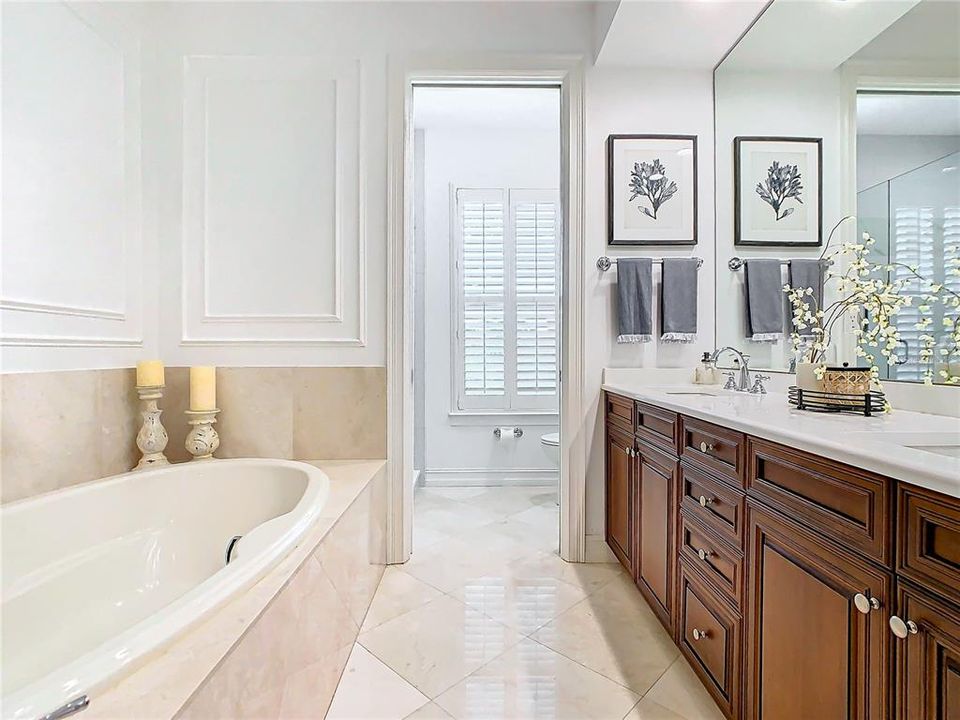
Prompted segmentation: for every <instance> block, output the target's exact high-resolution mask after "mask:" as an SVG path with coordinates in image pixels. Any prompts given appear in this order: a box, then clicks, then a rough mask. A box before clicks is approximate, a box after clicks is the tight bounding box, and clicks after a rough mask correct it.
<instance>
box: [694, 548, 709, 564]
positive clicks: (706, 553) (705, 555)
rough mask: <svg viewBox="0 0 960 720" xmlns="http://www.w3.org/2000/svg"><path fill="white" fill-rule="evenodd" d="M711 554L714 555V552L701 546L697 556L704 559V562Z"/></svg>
mask: <svg viewBox="0 0 960 720" xmlns="http://www.w3.org/2000/svg"><path fill="white" fill-rule="evenodd" d="M711 555H713V553H712V552H710V551H709V550H704V549H703V548H700V549H699V550H697V557H698V558H700V559H701V560H703V561H704V562H706V561H707V558H708V557H710V556H711Z"/></svg>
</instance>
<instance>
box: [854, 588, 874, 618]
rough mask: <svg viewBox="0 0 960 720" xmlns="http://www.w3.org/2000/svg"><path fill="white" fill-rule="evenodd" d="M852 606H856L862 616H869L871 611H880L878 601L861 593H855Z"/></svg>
mask: <svg viewBox="0 0 960 720" xmlns="http://www.w3.org/2000/svg"><path fill="white" fill-rule="evenodd" d="M853 604H854V605H856V607H857V610H859V611H860V612H862V613H863V614H864V615H869V614H870V611H871V610H879V609H880V601H879V600H877V599H876V598H875V597H867V596H866V595H864V594H863V593H857V594H856V595H854V596H853Z"/></svg>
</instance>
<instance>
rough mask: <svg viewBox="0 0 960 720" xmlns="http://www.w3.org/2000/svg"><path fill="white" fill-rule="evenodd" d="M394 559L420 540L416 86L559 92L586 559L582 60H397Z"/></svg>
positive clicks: (570, 395)
mask: <svg viewBox="0 0 960 720" xmlns="http://www.w3.org/2000/svg"><path fill="white" fill-rule="evenodd" d="M387 83H388V89H387V113H388V118H387V155H388V157H387V474H388V493H387V562H388V563H401V562H405V561H406V560H407V559H409V557H410V552H411V549H412V538H413V483H412V481H413V334H414V330H413V328H414V315H413V122H412V120H413V118H412V112H411V111H412V98H413V85H414V84H426V83H438V84H442V83H451V84H452V83H491V84H492V83H496V84H503V83H516V84H551V85H559V86H560V96H561V99H560V112H561V120H560V133H561V138H560V147H561V167H560V186H561V187H560V197H561V201H562V203H563V221H564V222H563V230H564V232H563V236H564V247H563V253H564V255H563V282H562V285H561V287H562V288H563V297H562V300H561V308H560V311H561V349H562V357H561V359H560V372H561V376H560V377H561V383H560V446H561V453H560V555H561V557H563V558H564V559H565V560H568V561H570V562H583V560H584V555H585V540H586V538H585V530H586V526H585V520H584V516H585V512H584V511H585V508H584V505H585V486H586V441H587V431H586V429H585V426H584V406H583V386H584V376H583V368H584V354H585V352H584V346H583V339H584V333H583V318H584V307H583V306H584V297H583V281H584V263H583V228H584V192H583V156H584V147H583V144H584V98H583V59H582V58H581V57H579V56H490V55H484V56H471V55H466V56H463V55H461V56H450V55H443V56H436V55H417V56H408V57H403V58H396V57H391V58H390V62H389V69H388V73H387Z"/></svg>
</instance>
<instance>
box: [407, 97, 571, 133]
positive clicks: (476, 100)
mask: <svg viewBox="0 0 960 720" xmlns="http://www.w3.org/2000/svg"><path fill="white" fill-rule="evenodd" d="M413 124H414V127H415V128H417V129H425V128H434V129H436V128H444V127H446V128H472V129H487V130H497V129H513V130H516V129H528V130H553V131H556V132H559V129H560V90H559V88H532V87H515V88H504V87H490V88H485V87H417V88H415V89H414V92H413Z"/></svg>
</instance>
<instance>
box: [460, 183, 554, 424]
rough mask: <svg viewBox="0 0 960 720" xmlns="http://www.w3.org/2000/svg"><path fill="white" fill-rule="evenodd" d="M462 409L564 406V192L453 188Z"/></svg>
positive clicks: (523, 408)
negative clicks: (561, 346) (560, 399)
mask: <svg viewBox="0 0 960 720" xmlns="http://www.w3.org/2000/svg"><path fill="white" fill-rule="evenodd" d="M453 202H454V204H455V208H453V209H452V211H453V214H452V216H453V217H454V218H455V228H454V235H455V249H456V255H455V256H456V262H455V263H454V275H455V277H454V287H455V288H456V304H457V307H456V315H455V320H456V332H455V337H456V341H457V345H456V348H455V362H456V373H455V374H454V376H455V378H456V380H455V383H456V387H455V398H454V402H455V408H456V410H459V411H470V410H486V411H506V412H531V411H550V410H556V409H557V407H558V403H557V399H558V387H557V385H558V383H557V370H558V364H557V363H558V354H557V353H558V337H559V328H558V323H557V316H558V313H557V309H558V304H559V292H558V291H559V273H558V271H559V263H558V259H559V238H560V221H559V207H560V201H559V194H558V193H557V191H555V190H521V189H505V188H504V189H499V188H498V189H489V190H481V189H468V188H459V189H457V190H456V191H455V192H454V193H453Z"/></svg>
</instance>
